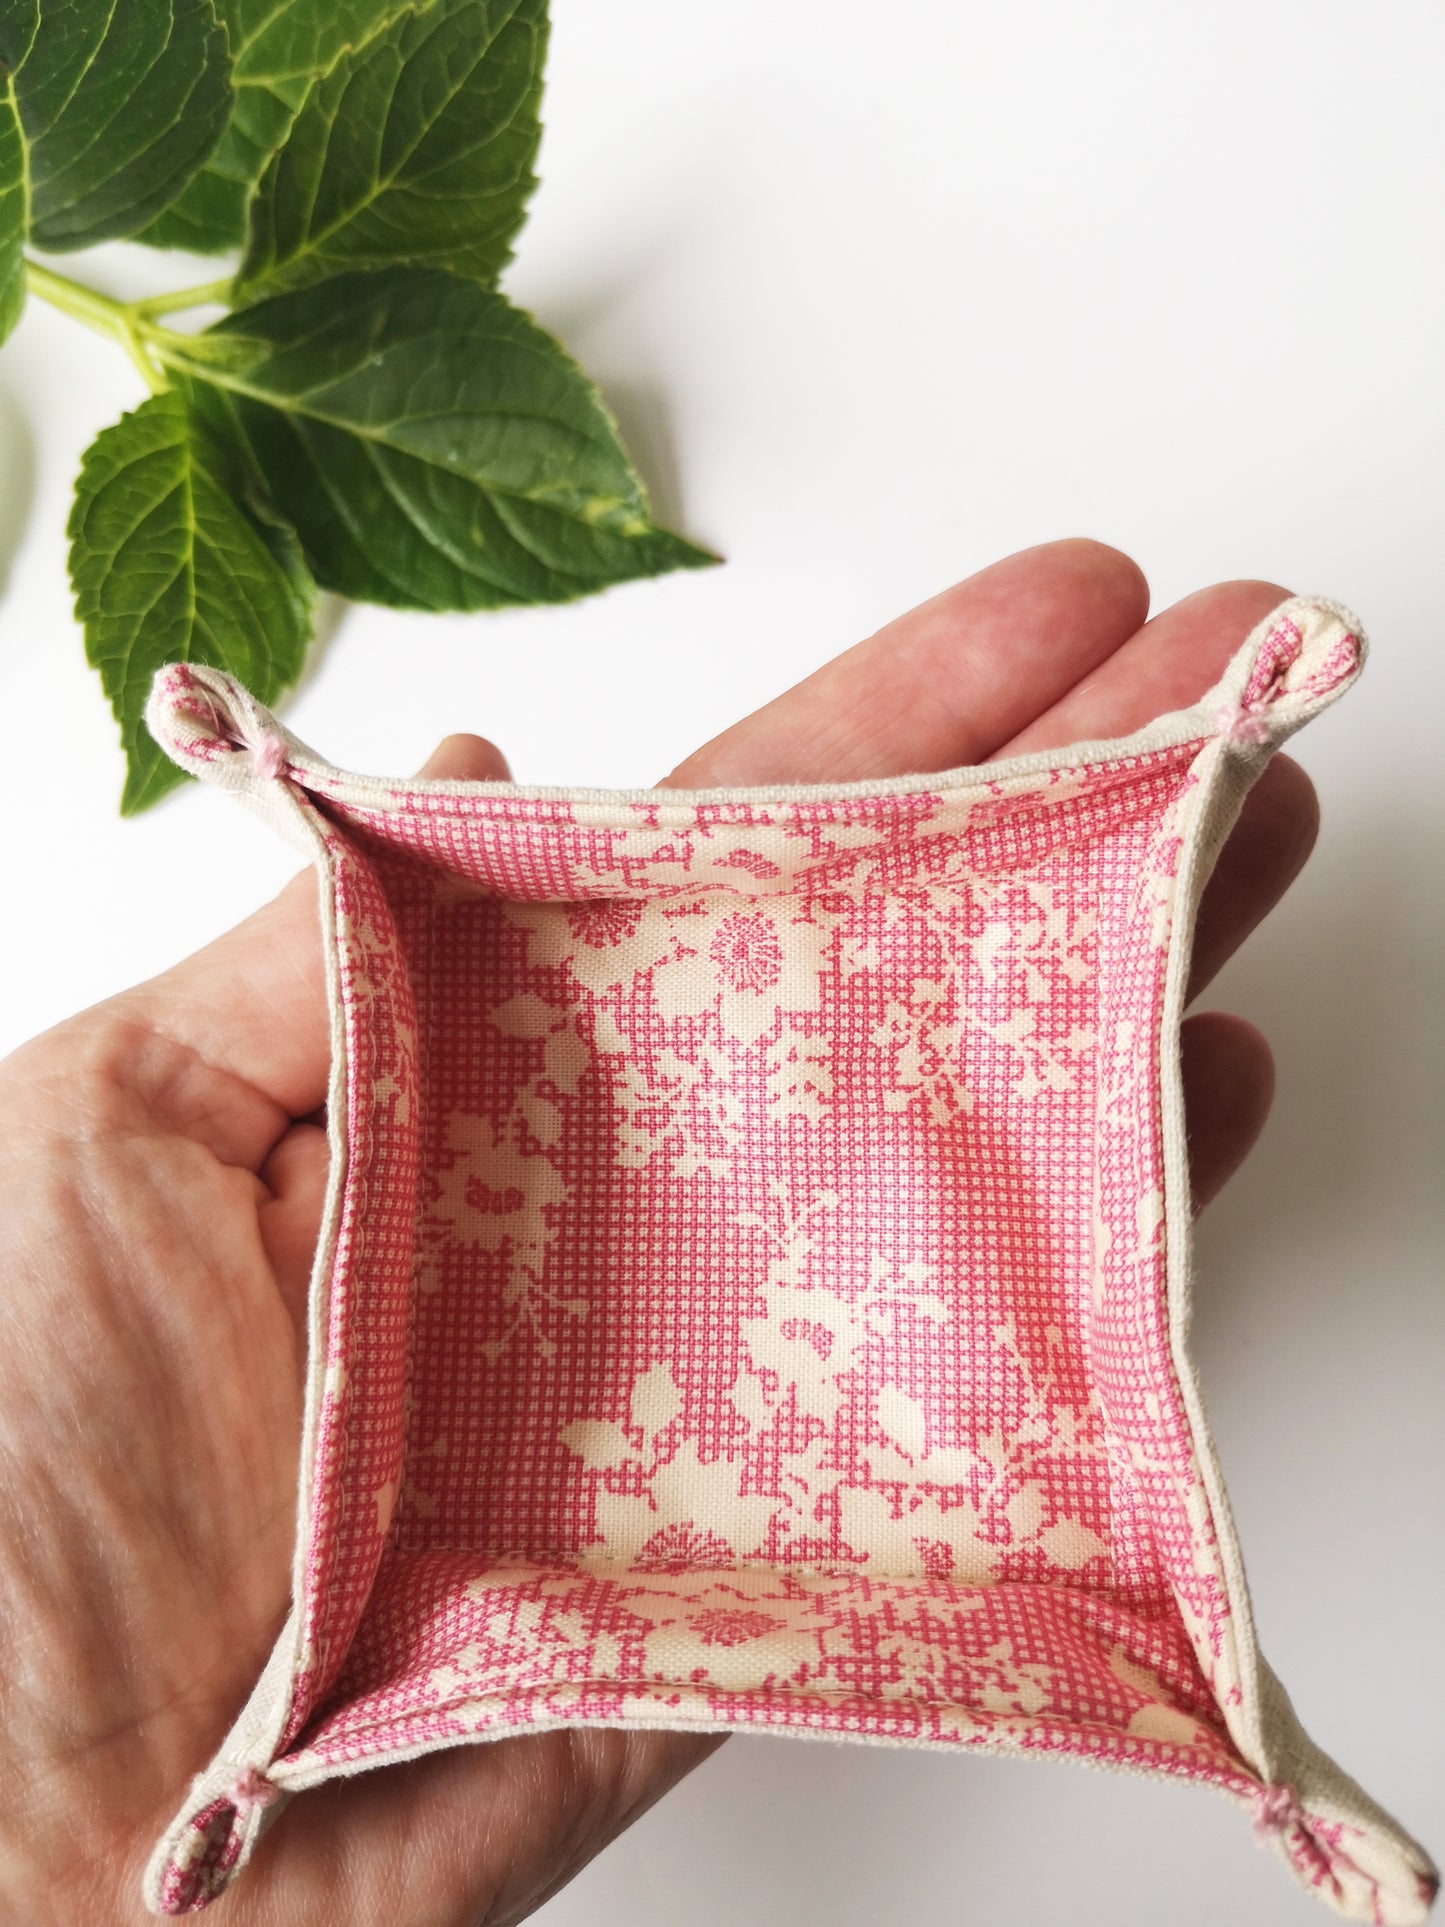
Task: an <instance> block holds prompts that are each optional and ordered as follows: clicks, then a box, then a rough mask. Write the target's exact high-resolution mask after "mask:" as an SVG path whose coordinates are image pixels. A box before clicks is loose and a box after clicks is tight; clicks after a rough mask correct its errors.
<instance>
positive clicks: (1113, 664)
mask: <svg viewBox="0 0 1445 1927" xmlns="http://www.w3.org/2000/svg"><path fill="white" fill-rule="evenodd" d="M1288 594H1289V591H1288V590H1287V589H1284V588H1282V587H1281V586H1280V585H1279V583H1277V582H1257V581H1241V582H1221V583H1218V584H1216V585H1215V586H1214V587H1213V588H1209V589H1201V590H1199V591H1198V592H1197V593H1196V594H1194V595H1190V596H1186V597H1185V598H1184V600H1183V601H1182V602H1176V603H1174V604H1173V605H1172V607H1170V608H1168V609H1165V610H1164V611H1163V612H1162V613H1161V614H1160V615H1157V616H1156V617H1155V618H1154V620H1153V621H1152V622H1149V623H1146V624H1145V626H1144V627H1143V628H1142V629H1141V630H1140V631H1139V633H1138V635H1137V636H1134V637H1132V638H1131V639H1130V640H1129V641H1128V642H1126V643H1125V644H1124V646H1123V647H1122V648H1121V649H1117V650H1116V651H1115V652H1114V654H1113V655H1112V656H1110V657H1109V658H1108V660H1107V661H1106V662H1104V663H1101V664H1100V666H1099V668H1098V669H1097V670H1096V671H1094V672H1093V673H1092V674H1090V675H1089V676H1086V677H1085V678H1084V679H1083V680H1082V681H1081V682H1080V683H1079V684H1077V685H1076V687H1075V688H1073V689H1071V690H1070V691H1069V693H1068V695H1067V696H1065V697H1064V698H1063V699H1062V700H1061V701H1059V702H1057V703H1055V704H1054V705H1053V706H1052V707H1051V708H1050V709H1048V710H1046V711H1044V713H1043V714H1042V715H1040V716H1038V717H1037V718H1036V719H1035V720H1034V722H1032V723H1031V724H1030V725H1029V727H1028V728H1027V729H1025V730H1022V731H1021V732H1020V733H1019V734H1018V735H1017V736H1015V737H1014V738H1013V739H1012V740H1011V741H1010V742H1008V743H1006V744H1004V745H1003V747H1002V751H1001V753H1002V754H1004V755H1008V756H1016V755H1021V754H1023V753H1025V752H1026V751H1030V750H1038V749H1053V748H1059V747H1062V746H1063V745H1065V744H1068V743H1075V742H1089V741H1094V742H1097V741H1108V740H1109V739H1110V738H1112V737H1116V736H1128V735H1131V734H1132V733H1133V732H1134V731H1135V730H1136V729H1141V728H1143V726H1144V725H1145V724H1146V723H1150V722H1152V721H1153V720H1154V718H1155V717H1156V716H1161V715H1167V714H1168V712H1169V711H1170V710H1174V709H1186V708H1188V707H1189V706H1190V705H1191V704H1192V703H1196V702H1198V700H1199V699H1200V697H1201V696H1203V695H1205V694H1206V693H1207V691H1208V690H1210V689H1211V688H1212V687H1213V686H1214V684H1215V683H1216V682H1218V680H1219V678H1220V676H1221V675H1222V674H1223V673H1224V670H1225V669H1226V667H1227V666H1228V664H1229V662H1230V659H1231V658H1232V657H1233V655H1234V653H1235V651H1236V650H1237V649H1238V648H1239V646H1240V644H1241V643H1242V642H1243V641H1244V639H1245V637H1246V636H1248V634H1249V633H1250V631H1251V630H1252V629H1253V628H1254V627H1255V625H1256V624H1257V623H1259V622H1260V621H1261V620H1262V619H1263V618H1264V617H1265V616H1267V615H1269V614H1270V612H1271V611H1272V610H1273V609H1275V608H1277V607H1278V606H1279V604H1280V603H1281V602H1282V601H1284V600H1285V598H1286V597H1287V596H1288ZM1318 829H1319V804H1318V802H1317V800H1316V797H1315V792H1314V785H1313V784H1312V783H1311V782H1310V779H1309V777H1308V776H1306V774H1305V772H1304V771H1303V770H1302V769H1301V768H1300V766H1299V764H1298V763H1296V762H1293V761H1292V760H1291V759H1290V758H1289V757H1287V756H1280V757H1276V758H1275V760H1274V761H1273V762H1272V763H1271V764H1270V765H1269V766H1268V768H1267V769H1266V770H1265V772H1264V774H1263V776H1262V777H1261V778H1260V780H1259V782H1258V783H1257V784H1256V785H1255V787H1254V789H1253V790H1252V791H1251V792H1250V794H1249V796H1248V797H1247V798H1246V799H1245V803H1244V808H1243V809H1242V811H1241V812H1240V816H1239V821H1238V822H1237V823H1236V824H1235V826H1234V829H1233V831H1232V832H1231V834H1230V837H1229V839H1228V841H1227V842H1226V843H1225V846H1224V848H1223V850H1222V851H1221V852H1220V856H1219V860H1218V863H1217V864H1216V866H1215V870H1214V874H1213V876H1212V877H1211V878H1210V881H1209V884H1208V886H1207V888H1206V889H1205V892H1204V897H1203V900H1202V902H1201V903H1200V906H1199V919H1198V926H1197V929H1196V932H1195V941H1194V961H1193V966H1192V970H1191V976H1190V986H1189V995H1190V996H1191V997H1194V996H1197V995H1198V993H1199V992H1200V991H1201V990H1202V989H1203V988H1204V986H1205V985H1206V984H1207V983H1208V982H1209V981H1210V979H1211V978H1212V977H1213V976H1214V974H1215V973H1216V971H1218V970H1219V969H1220V967H1221V966H1222V965H1223V964H1224V962H1225V961H1226V959H1227V958H1229V957H1231V956H1232V955H1233V954H1234V952H1235V951H1236V950H1237V949H1238V948H1239V946H1240V944H1242V943H1243V942H1244V940H1245V938H1246V937H1247V936H1248V935H1249V933H1250V931H1251V930H1253V929H1254V928H1255V926H1256V924H1258V923H1259V922H1260V921H1261V919H1262V918H1264V917H1265V916H1267V915H1268V914H1269V912H1270V911H1271V910H1272V909H1273V908H1274V906H1275V904H1276V903H1278V902H1279V900H1280V898H1281V897H1282V896H1283V895H1284V893H1285V891H1286V890H1287V889H1288V888H1289V886H1290V884H1291V883H1293V882H1294V880H1295V878H1296V877H1297V876H1298V875H1299V873H1300V871H1301V869H1302V868H1303V867H1304V863H1305V860H1306V858H1307V857H1308V856H1309V853H1310V851H1311V850H1312V849H1313V847H1314V842H1315V837H1316V834H1317V832H1318Z"/></svg>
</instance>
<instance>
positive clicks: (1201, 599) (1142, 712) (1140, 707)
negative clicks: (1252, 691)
mask: <svg viewBox="0 0 1445 1927" xmlns="http://www.w3.org/2000/svg"><path fill="white" fill-rule="evenodd" d="M1289 594H1290V591H1289V590H1288V589H1282V588H1281V587H1280V586H1279V584H1278V583H1277V582H1255V581H1241V582H1218V583H1216V584H1215V585H1214V586H1213V587H1212V588H1209V589H1200V590H1197V591H1196V593H1195V594H1193V595H1188V596H1185V597H1184V599H1183V601H1182V602H1175V603H1172V604H1171V605H1170V607H1169V608H1167V609H1165V610H1163V611H1162V612H1161V613H1160V614H1159V615H1157V616H1155V617H1154V619H1153V620H1152V621H1151V622H1146V623H1145V624H1144V626H1143V628H1142V629H1140V630H1139V631H1138V632H1137V633H1136V634H1134V635H1132V636H1130V637H1129V638H1128V639H1127V640H1126V641H1125V642H1124V643H1123V644H1122V646H1121V647H1120V648H1118V649H1115V650H1113V651H1112V652H1111V653H1110V654H1109V655H1108V656H1107V657H1105V658H1104V659H1103V660H1102V661H1101V662H1100V663H1099V664H1098V665H1097V666H1096V667H1095V668H1093V669H1091V670H1090V671H1089V672H1088V673H1087V674H1085V675H1083V676H1081V677H1080V678H1079V679H1078V680H1077V681H1076V682H1075V683H1074V684H1073V685H1072V686H1071V687H1070V688H1069V689H1068V690H1067V691H1064V692H1062V693H1061V694H1060V695H1059V697H1058V698H1057V699H1055V700H1053V701H1051V702H1049V703H1047V704H1041V705H1040V706H1039V709H1038V711H1037V713H1036V714H1035V715H1034V716H1032V717H1030V718H1029V719H1028V721H1027V722H1026V723H1025V724H1023V725H1021V726H1020V728H1019V729H1018V731H1017V732H1016V733H1014V734H1011V735H1010V736H1009V737H1007V738H1006V739H1000V741H999V743H998V745H997V747H996V748H995V749H993V750H992V751H991V752H990V754H992V755H997V756H1022V755H1024V754H1025V753H1026V752H1028V751H1030V750H1038V749H1062V748H1064V747H1065V746H1066V745H1067V744H1069V743H1088V742H1107V741H1108V740H1109V739H1110V738H1111V737H1114V736H1130V735H1132V734H1133V733H1134V731H1135V730H1136V729H1142V728H1143V727H1144V725H1145V724H1146V723H1152V722H1153V721H1154V719H1155V717H1156V716H1167V715H1168V714H1169V713H1170V711H1171V710H1175V709H1188V708H1189V707H1190V705H1191V704H1193V703H1197V702H1198V701H1199V698H1200V697H1201V696H1204V695H1207V694H1208V692H1209V691H1210V690H1211V689H1212V688H1213V687H1214V685H1215V683H1217V682H1218V681H1219V678H1220V677H1221V676H1222V675H1223V673H1224V671H1225V669H1226V668H1227V667H1228V666H1229V660H1230V658H1231V656H1233V654H1234V652H1235V650H1236V649H1238V647H1239V645H1240V644H1241V643H1242V642H1243V641H1244V639H1245V637H1246V636H1247V635H1248V634H1249V632H1250V630H1251V629H1253V628H1254V627H1255V625H1256V623H1258V622H1259V621H1261V620H1262V618H1263V617H1265V616H1267V615H1268V614H1269V613H1270V611H1271V610H1272V609H1276V608H1278V606H1279V604H1280V603H1281V602H1284V601H1286V600H1287V599H1288V597H1289Z"/></svg>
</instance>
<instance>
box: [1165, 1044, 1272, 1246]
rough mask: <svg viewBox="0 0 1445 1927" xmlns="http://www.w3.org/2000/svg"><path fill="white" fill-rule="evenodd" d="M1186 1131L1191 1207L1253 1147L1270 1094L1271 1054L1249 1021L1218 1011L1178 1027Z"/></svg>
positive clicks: (1201, 1203)
mask: <svg viewBox="0 0 1445 1927" xmlns="http://www.w3.org/2000/svg"><path fill="white" fill-rule="evenodd" d="M1179 1049H1180V1059H1181V1068H1182V1072H1183V1081H1184V1132H1185V1138H1186V1140H1187V1142H1188V1146H1189V1180H1190V1190H1191V1193H1192V1195H1193V1199H1194V1209H1195V1210H1196V1211H1202V1210H1203V1209H1204V1207H1205V1205H1206V1204H1208V1203H1209V1201H1210V1200H1211V1198H1214V1197H1217V1196H1218V1194H1219V1193H1220V1191H1222V1190H1223V1189H1224V1186H1225V1185H1226V1184H1227V1183H1228V1182H1229V1180H1230V1179H1231V1178H1232V1177H1233V1176H1234V1174H1235V1172H1236V1171H1237V1170H1238V1169H1239V1167H1240V1165H1241V1164H1243V1163H1244V1160H1245V1159H1246V1158H1247V1157H1248V1156H1249V1153H1250V1152H1251V1150H1252V1149H1253V1148H1254V1144H1255V1140H1256V1139H1257V1138H1258V1136H1259V1134H1260V1132H1261V1131H1262V1130H1263V1129H1264V1121H1265V1119H1266V1118H1267V1117H1268V1116H1269V1107H1270V1103H1271V1101H1272V1099H1273V1097H1274V1058H1273V1056H1272V1055H1271V1053H1270V1048H1269V1045H1268V1044H1267V1043H1266V1042H1265V1040H1264V1037H1263V1036H1262V1034H1261V1033H1260V1032H1259V1031H1257V1030H1256V1029H1255V1027H1254V1025H1253V1024H1250V1023H1246V1022H1245V1020H1244V1018H1242V1017H1233V1016H1230V1015H1229V1014H1228V1013H1227V1012H1225V1011H1222V1010H1210V1011H1204V1012H1202V1013H1201V1014H1200V1015H1199V1016H1197V1017H1188V1018H1186V1019H1185V1021H1184V1023H1183V1024H1182V1025H1181V1027H1180V1032H1179Z"/></svg>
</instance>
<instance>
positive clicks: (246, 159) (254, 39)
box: [140, 0, 398, 254]
mask: <svg viewBox="0 0 1445 1927" xmlns="http://www.w3.org/2000/svg"><path fill="white" fill-rule="evenodd" d="M397 6H398V0H220V4H219V5H218V7H217V11H218V12H219V14H220V16H221V19H222V21H223V22H224V24H225V27H226V30H227V33H228V35H229V37H230V42H231V80H232V83H233V85H234V87H235V89H236V104H235V109H234V111H233V112H232V115H231V120H230V124H229V126H228V127H227V128H226V131H225V133H224V134H223V135H222V136H221V140H220V144H219V145H218V146H217V148H216V151H215V152H214V153H213V154H212V155H211V157H210V159H209V160H208V161H207V162H206V163H205V165H204V166H203V167H202V169H201V171H200V172H199V173H198V174H197V175H196V176H195V177H194V179H192V180H191V181H190V182H188V184H187V185H186V187H185V189H184V190H183V192H182V193H181V195H180V197H179V199H178V200H176V201H174V202H172V204H171V206H170V207H168V208H167V209H166V210H165V212H164V213H163V214H161V215H160V216H159V217H158V218H157V219H156V220H154V221H152V222H151V224H150V226H149V227H148V228H147V229H146V230H145V232H144V233H143V234H142V235H141V237H140V238H141V240H143V241H146V242H149V243H150V245H151V246H152V247H165V248H189V249H191V250H192V252H194V253H196V254H221V253H224V252H225V250H226V249H228V248H238V247H240V246H241V245H242V243H243V242H244V241H245V239H246V203H247V202H248V201H249V200H250V198H251V195H252V193H253V192H254V191H255V187H256V183H257V182H258V181H259V180H260V178H261V176H262V174H263V173H264V172H265V170H266V163H267V162H268V161H269V160H270V158H271V156H272V154H273V153H274V152H275V150H276V149H277V148H278V147H280V146H281V144H282V142H283V141H284V140H285V139H286V135H287V133H288V132H289V130H290V127H291V122H292V120H293V119H294V117H295V114H296V109H297V108H298V107H299V106H300V105H301V103H302V101H303V100H305V98H306V95H307V93H308V92H309V90H310V88H311V84H312V82H313V81H314V80H315V79H316V77H317V75H318V74H324V73H325V72H326V71H327V69H328V68H330V67H333V66H334V65H335V64H336V61H337V60H338V59H339V58H340V56H341V55H342V54H343V53H344V52H345V51H346V49H347V48H348V47H354V46H357V45H358V44H359V43H360V42H361V41H363V40H365V39H367V38H368V37H369V36H370V35H371V34H373V33H375V32H376V30H377V28H378V27H380V26H381V25H382V23H383V22H384V21H386V20H388V19H390V18H392V16H393V15H394V14H395V13H396V11H397Z"/></svg>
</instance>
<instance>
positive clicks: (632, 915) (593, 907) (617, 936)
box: [566, 897, 642, 950]
mask: <svg viewBox="0 0 1445 1927" xmlns="http://www.w3.org/2000/svg"><path fill="white" fill-rule="evenodd" d="M566 916H567V928H568V929H569V930H570V931H571V933H572V935H573V936H574V937H576V938H577V939H578V941H579V942H581V943H584V944H588V945H590V946H591V947H592V949H594V950H608V949H613V950H615V949H616V947H617V946H618V944H621V943H626V942H627V940H628V938H629V937H631V936H633V935H635V933H636V930H637V926H638V924H639V923H640V922H641V921H642V905H641V904H640V903H631V902H629V901H628V900H627V898H626V897H603V898H602V899H601V901H600V902H597V903H578V904H570V905H568V907H567V911H566Z"/></svg>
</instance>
